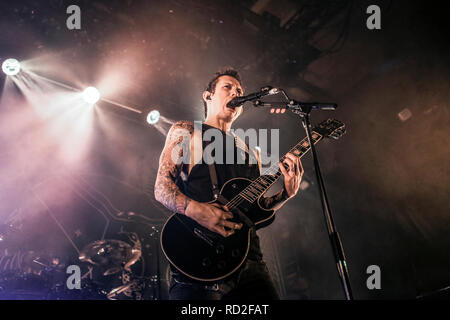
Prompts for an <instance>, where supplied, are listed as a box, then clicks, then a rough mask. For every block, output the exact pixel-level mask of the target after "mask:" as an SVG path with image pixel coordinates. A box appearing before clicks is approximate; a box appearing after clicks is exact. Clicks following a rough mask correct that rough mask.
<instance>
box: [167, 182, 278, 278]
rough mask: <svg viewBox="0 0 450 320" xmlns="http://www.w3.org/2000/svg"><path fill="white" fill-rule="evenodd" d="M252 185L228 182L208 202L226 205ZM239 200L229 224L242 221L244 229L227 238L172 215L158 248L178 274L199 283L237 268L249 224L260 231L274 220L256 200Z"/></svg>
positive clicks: (245, 247) (247, 243)
mask: <svg viewBox="0 0 450 320" xmlns="http://www.w3.org/2000/svg"><path fill="white" fill-rule="evenodd" d="M251 182H252V181H251V180H248V179H245V178H235V179H231V180H229V181H227V182H226V183H225V184H224V185H223V187H222V190H221V191H220V195H221V197H219V200H218V201H211V202H209V203H214V202H219V203H220V204H225V203H226V202H227V201H228V200H231V199H233V198H234V197H235V196H236V195H237V194H239V193H240V192H241V191H242V190H244V189H245V188H246V187H247V186H248V185H249V184H250V183H251ZM241 201H242V203H240V204H239V205H238V206H237V207H236V209H234V210H232V211H231V212H233V216H234V217H233V219H231V221H233V222H238V223H241V222H242V223H243V227H242V229H240V230H236V232H235V233H234V234H233V235H231V236H229V237H223V236H221V235H220V234H218V233H215V232H211V231H209V230H208V229H206V228H204V227H202V226H201V225H199V224H198V223H197V222H195V221H194V220H193V219H191V218H189V217H186V216H185V215H181V214H178V213H176V214H173V215H172V216H171V217H170V218H169V219H168V220H167V222H166V224H165V225H164V227H163V230H162V233H161V247H162V250H163V252H164V254H165V256H166V257H167V259H168V260H169V261H170V263H171V264H172V265H173V266H174V267H175V268H177V269H178V270H179V271H180V272H181V273H183V274H185V275H186V276H188V277H190V278H192V279H195V280H200V281H217V280H220V279H223V278H225V277H227V276H229V275H231V274H232V273H233V272H235V271H236V270H237V269H239V267H240V266H241V265H242V264H243V262H244V261H245V259H246V257H247V254H248V250H249V246H250V227H251V223H253V224H254V228H255V229H259V228H261V227H265V226H267V225H269V224H270V223H272V222H273V220H274V218H275V214H274V211H273V210H265V209H263V208H261V207H260V205H259V201H255V202H253V203H250V202H249V201H246V200H241ZM243 215H245V216H243ZM245 217H247V218H248V219H249V220H250V221H251V223H250V221H249V220H247V221H246V218H245Z"/></svg>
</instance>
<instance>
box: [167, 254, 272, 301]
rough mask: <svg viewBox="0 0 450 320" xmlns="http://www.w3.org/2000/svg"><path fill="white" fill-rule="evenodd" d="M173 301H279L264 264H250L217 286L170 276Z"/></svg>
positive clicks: (176, 273)
mask: <svg viewBox="0 0 450 320" xmlns="http://www.w3.org/2000/svg"><path fill="white" fill-rule="evenodd" d="M169 299H170V300H278V299H279V296H278V294H277V291H276V289H275V286H274V283H273V280H272V278H271V277H270V274H269V270H268V269H267V266H266V264H265V263H264V261H262V260H258V261H255V260H249V259H247V261H246V262H245V264H244V266H243V267H241V268H240V269H239V270H238V271H236V272H235V273H234V274H233V275H232V276H230V277H228V278H226V279H225V280H223V281H219V282H216V283H212V284H210V283H208V284H205V283H201V282H194V281H192V280H190V279H189V278H187V277H186V276H184V275H183V274H181V273H179V272H171V279H170V289H169Z"/></svg>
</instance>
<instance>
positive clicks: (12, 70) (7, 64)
mask: <svg viewBox="0 0 450 320" xmlns="http://www.w3.org/2000/svg"><path fill="white" fill-rule="evenodd" d="M2 70H3V72H4V73H6V74H7V75H8V76H15V75H16V74H18V73H19V71H20V62H19V61H17V60H16V59H13V58H10V59H6V60H5V61H3V64H2Z"/></svg>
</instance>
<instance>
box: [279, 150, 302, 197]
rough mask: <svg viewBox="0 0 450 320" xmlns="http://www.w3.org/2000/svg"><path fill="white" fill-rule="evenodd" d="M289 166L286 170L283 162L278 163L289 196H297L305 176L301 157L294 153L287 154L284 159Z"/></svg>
mask: <svg viewBox="0 0 450 320" xmlns="http://www.w3.org/2000/svg"><path fill="white" fill-rule="evenodd" d="M283 163H285V164H286V165H287V166H288V169H287V170H286V169H285V167H284V166H283V164H282V163H281V162H279V163H278V166H279V167H280V170H281V173H282V174H283V176H284V188H285V190H286V193H287V195H288V197H289V198H291V197H293V196H295V195H296V194H297V192H298V189H299V188H300V182H301V181H302V177H303V173H304V170H303V166H302V162H301V161H300V158H299V157H297V156H296V155H294V154H292V153H288V154H286V158H285V160H284V161H283Z"/></svg>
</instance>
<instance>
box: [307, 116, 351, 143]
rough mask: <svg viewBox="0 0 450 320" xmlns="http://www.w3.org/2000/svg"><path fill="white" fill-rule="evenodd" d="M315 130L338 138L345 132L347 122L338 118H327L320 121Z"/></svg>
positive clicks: (328, 136) (323, 134)
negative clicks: (344, 122)
mask: <svg viewBox="0 0 450 320" xmlns="http://www.w3.org/2000/svg"><path fill="white" fill-rule="evenodd" d="M314 131H316V132H317V133H320V134H321V135H322V136H324V137H327V138H333V139H336V140H337V139H339V138H340V137H341V136H342V135H343V134H344V133H345V124H343V123H342V122H340V121H339V120H336V119H327V120H325V121H322V122H321V123H319V124H318V125H317V126H316V127H315V128H314Z"/></svg>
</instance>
